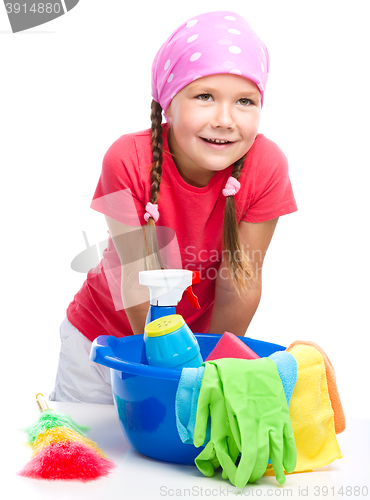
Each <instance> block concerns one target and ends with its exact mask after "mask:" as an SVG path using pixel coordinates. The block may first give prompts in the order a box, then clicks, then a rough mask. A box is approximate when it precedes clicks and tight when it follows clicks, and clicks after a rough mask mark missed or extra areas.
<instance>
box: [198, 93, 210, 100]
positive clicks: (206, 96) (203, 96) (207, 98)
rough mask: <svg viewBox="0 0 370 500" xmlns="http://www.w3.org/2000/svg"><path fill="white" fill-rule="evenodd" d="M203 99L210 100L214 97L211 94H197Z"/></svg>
mask: <svg viewBox="0 0 370 500" xmlns="http://www.w3.org/2000/svg"><path fill="white" fill-rule="evenodd" d="M197 98H198V99H200V100H201V101H210V100H211V99H212V96H211V94H200V95H198V96H197Z"/></svg>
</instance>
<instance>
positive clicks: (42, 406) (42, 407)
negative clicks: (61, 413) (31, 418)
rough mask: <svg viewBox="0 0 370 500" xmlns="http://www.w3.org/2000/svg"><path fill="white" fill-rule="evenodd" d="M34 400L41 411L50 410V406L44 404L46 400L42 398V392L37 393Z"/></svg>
mask: <svg viewBox="0 0 370 500" xmlns="http://www.w3.org/2000/svg"><path fill="white" fill-rule="evenodd" d="M36 401H37V403H38V405H39V407H40V410H41V411H46V410H50V408H49V407H48V405H47V404H46V401H45V399H44V396H43V394H41V393H40V392H39V393H38V394H36Z"/></svg>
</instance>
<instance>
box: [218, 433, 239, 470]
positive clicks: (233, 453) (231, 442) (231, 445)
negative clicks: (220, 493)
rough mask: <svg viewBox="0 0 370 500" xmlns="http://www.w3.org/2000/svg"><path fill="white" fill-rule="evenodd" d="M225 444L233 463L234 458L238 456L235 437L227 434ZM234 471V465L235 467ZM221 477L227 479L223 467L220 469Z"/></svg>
mask: <svg viewBox="0 0 370 500" xmlns="http://www.w3.org/2000/svg"><path fill="white" fill-rule="evenodd" d="M227 446H228V450H229V452H228V455H229V457H230V459H231V461H232V463H233V464H234V465H235V462H236V459H237V458H238V456H239V448H238V447H237V445H236V443H235V439H234V438H233V437H232V436H229V437H228V438H227ZM235 471H236V467H235ZM222 479H229V476H228V475H227V472H226V471H225V469H224V470H223V471H222Z"/></svg>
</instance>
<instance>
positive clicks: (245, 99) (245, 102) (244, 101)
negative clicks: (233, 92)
mask: <svg viewBox="0 0 370 500" xmlns="http://www.w3.org/2000/svg"><path fill="white" fill-rule="evenodd" d="M238 102H240V104H241V105H242V106H249V105H250V104H253V102H252V101H251V100H250V99H247V98H246V97H244V98H242V99H239V101H238Z"/></svg>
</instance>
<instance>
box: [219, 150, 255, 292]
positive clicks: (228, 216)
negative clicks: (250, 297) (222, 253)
mask: <svg viewBox="0 0 370 500" xmlns="http://www.w3.org/2000/svg"><path fill="white" fill-rule="evenodd" d="M245 158H246V154H245V155H244V156H243V157H242V158H240V159H239V160H237V161H236V162H235V163H234V170H233V172H232V174H231V175H232V177H235V179H236V180H238V179H239V177H240V172H241V169H242V168H243V164H244V160H245ZM223 246H224V249H225V250H226V256H227V267H228V269H229V272H230V276H231V278H232V280H233V283H234V285H235V288H236V290H237V291H238V293H240V292H241V291H245V290H247V288H248V284H247V280H248V279H251V278H253V276H254V272H253V268H252V266H251V264H250V263H249V261H248V258H247V256H246V254H245V252H244V250H243V248H242V246H241V243H240V238H239V231H238V222H237V219H236V213H235V200H234V197H233V196H227V197H226V204H225V212H224V224H223Z"/></svg>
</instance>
